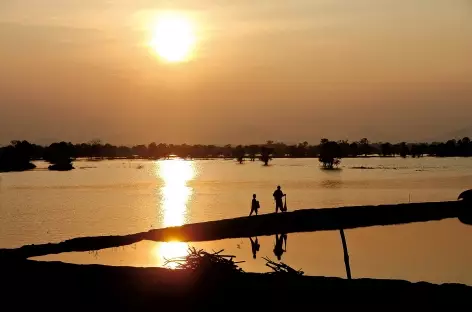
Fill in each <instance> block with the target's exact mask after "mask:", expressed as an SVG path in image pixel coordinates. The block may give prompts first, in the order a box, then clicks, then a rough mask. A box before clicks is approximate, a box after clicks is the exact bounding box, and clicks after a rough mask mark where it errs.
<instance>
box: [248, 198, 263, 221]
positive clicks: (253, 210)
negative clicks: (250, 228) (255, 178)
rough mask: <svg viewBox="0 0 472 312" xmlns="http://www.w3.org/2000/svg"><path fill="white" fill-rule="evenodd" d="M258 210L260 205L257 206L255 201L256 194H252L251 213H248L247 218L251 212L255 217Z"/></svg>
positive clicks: (257, 203)
mask: <svg viewBox="0 0 472 312" xmlns="http://www.w3.org/2000/svg"><path fill="white" fill-rule="evenodd" d="M259 208H261V205H260V204H259V201H258V200H257V199H256V194H252V201H251V213H249V216H252V213H253V212H254V213H255V214H256V216H257V212H258V211H259Z"/></svg>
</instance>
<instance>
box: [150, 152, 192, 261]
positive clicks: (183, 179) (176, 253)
mask: <svg viewBox="0 0 472 312" xmlns="http://www.w3.org/2000/svg"><path fill="white" fill-rule="evenodd" d="M156 174H157V175H158V177H160V178H161V179H162V180H163V182H164V185H163V186H162V187H161V189H160V192H161V198H162V200H161V207H162V209H163V214H164V216H163V223H162V227H169V226H179V225H182V224H184V223H185V221H186V216H187V210H188V201H189V199H190V196H191V195H192V192H193V189H192V188H191V187H190V186H188V185H187V184H188V182H189V181H191V180H192V179H193V178H194V177H195V175H196V170H195V165H194V162H192V161H185V160H181V159H173V160H164V161H160V162H158V164H157V170H156ZM187 248H188V245H187V243H183V242H178V241H175V242H167V243H159V244H158V245H157V248H156V250H155V253H156V256H157V259H158V265H160V266H163V265H164V263H165V259H170V258H174V257H181V256H185V255H186V254H187ZM168 267H170V268H175V264H169V265H168Z"/></svg>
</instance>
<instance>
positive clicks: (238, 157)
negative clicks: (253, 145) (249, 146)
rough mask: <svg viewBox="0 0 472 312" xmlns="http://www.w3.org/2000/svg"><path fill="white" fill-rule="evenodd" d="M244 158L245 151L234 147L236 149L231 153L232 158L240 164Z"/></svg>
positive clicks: (239, 146)
mask: <svg viewBox="0 0 472 312" xmlns="http://www.w3.org/2000/svg"><path fill="white" fill-rule="evenodd" d="M245 156H246V151H245V150H244V147H242V146H241V145H238V146H236V149H235V150H234V152H233V157H234V158H236V160H237V161H238V162H239V163H240V164H242V163H243V162H244V157H245Z"/></svg>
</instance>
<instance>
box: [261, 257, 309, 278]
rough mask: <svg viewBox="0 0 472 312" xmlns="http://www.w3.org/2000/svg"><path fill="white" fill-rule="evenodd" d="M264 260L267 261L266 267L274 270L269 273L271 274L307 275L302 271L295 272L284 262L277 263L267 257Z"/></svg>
mask: <svg viewBox="0 0 472 312" xmlns="http://www.w3.org/2000/svg"><path fill="white" fill-rule="evenodd" d="M263 259H264V260H265V261H266V266H267V267H269V268H271V269H272V270H273V272H269V274H273V273H285V274H292V275H303V274H305V272H303V271H302V270H295V269H293V268H292V267H290V266H289V265H287V264H285V263H283V262H280V263H276V262H274V261H272V260H270V259H269V258H267V257H264V258H263Z"/></svg>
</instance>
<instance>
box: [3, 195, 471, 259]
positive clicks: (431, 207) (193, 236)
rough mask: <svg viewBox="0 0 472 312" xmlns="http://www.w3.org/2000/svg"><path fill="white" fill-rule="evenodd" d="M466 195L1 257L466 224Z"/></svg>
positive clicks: (77, 241) (69, 243)
mask: <svg viewBox="0 0 472 312" xmlns="http://www.w3.org/2000/svg"><path fill="white" fill-rule="evenodd" d="M470 203H471V201H470V200H461V201H446V202H427V203H409V204H398V205H379V206H352V207H341V208H324V209H303V210H297V211H293V212H285V213H283V214H275V213H271V214H266V215H259V216H256V217H241V218H235V219H225V220H218V221H209V222H202V223H194V224H187V225H183V226H179V227H170V228H164V229H156V230H150V231H148V232H143V233H137V234H131V235H124V236H99V237H82V238H74V239H70V240H66V241H63V242H60V243H57V244H44V245H27V246H23V247H21V248H17V249H1V250H0V260H1V259H3V260H4V261H5V260H8V259H16V260H17V259H26V258H30V257H35V256H43V255H48V254H58V253H63V252H80V251H91V250H100V249H105V248H113V247H120V246H126V245H131V244H135V243H137V242H140V241H142V240H151V241H169V240H171V239H174V240H175V239H176V238H177V239H178V240H180V241H182V242H190V241H193V242H197V241H210V240H219V239H227V238H240V237H253V236H265V235H274V234H277V233H281V232H283V233H296V232H314V231H332V230H336V231H338V230H339V229H344V230H346V229H354V228H360V227H369V226H381V225H395V224H406V223H412V222H426V221H438V220H442V219H447V218H457V217H459V219H460V220H461V221H462V222H463V223H466V224H471V223H472V222H471V217H470V216H471V211H472V208H471V207H470V206H471V204H470Z"/></svg>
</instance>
